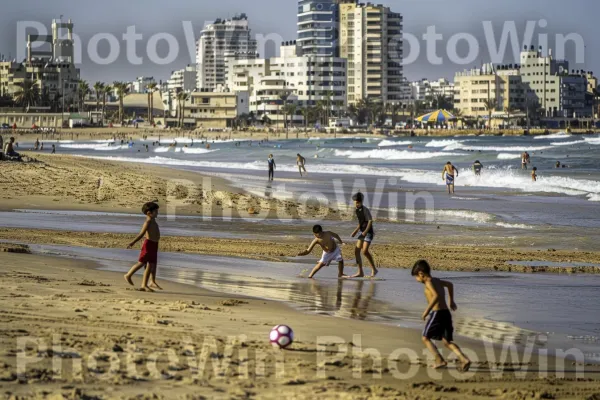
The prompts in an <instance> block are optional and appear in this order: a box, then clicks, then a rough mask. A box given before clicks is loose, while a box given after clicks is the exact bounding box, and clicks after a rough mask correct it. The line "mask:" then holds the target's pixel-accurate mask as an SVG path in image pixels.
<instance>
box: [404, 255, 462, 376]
mask: <svg viewBox="0 0 600 400" xmlns="http://www.w3.org/2000/svg"><path fill="white" fill-rule="evenodd" d="M411 274H412V276H414V277H415V278H416V280H417V282H420V283H422V284H424V285H425V297H426V298H427V302H428V303H429V304H428V305H427V308H426V309H425V312H424V313H423V320H424V321H425V320H427V316H428V315H429V314H430V313H431V316H430V317H429V321H427V324H425V329H424V330H423V343H424V344H425V347H427V349H429V351H430V352H431V354H433V356H434V357H435V364H433V366H432V367H433V368H435V369H439V368H445V367H446V366H447V365H448V363H447V362H446V360H444V357H442V355H441V354H440V352H439V351H438V349H437V347H436V346H435V344H433V342H432V340H441V341H442V342H443V343H444V346H446V348H447V349H449V350H451V351H452V352H453V353H454V354H456V355H457V356H458V359H459V360H460V367H459V368H458V370H459V371H461V372H467V371H468V370H469V368H470V367H471V361H470V360H469V359H468V358H467V356H465V355H464V354H463V352H462V351H461V350H460V347H458V346H457V345H456V344H455V343H454V338H453V333H454V327H453V326H452V314H451V313H450V309H448V305H447V303H446V292H445V288H447V289H448V302H449V303H450V308H451V309H452V310H453V311H456V308H457V307H456V303H454V285H452V283H451V282H448V281H443V280H441V279H437V278H434V277H432V276H431V267H430V266H429V263H428V262H427V261H425V260H419V261H417V262H416V263H415V265H414V266H413V269H412V272H411Z"/></svg>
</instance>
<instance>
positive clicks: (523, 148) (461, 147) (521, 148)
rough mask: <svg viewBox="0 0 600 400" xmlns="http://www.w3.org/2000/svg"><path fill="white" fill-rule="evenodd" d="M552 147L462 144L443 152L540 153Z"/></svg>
mask: <svg viewBox="0 0 600 400" xmlns="http://www.w3.org/2000/svg"><path fill="white" fill-rule="evenodd" d="M551 148H552V146H467V145H464V144H463V143H454V144H450V145H448V146H446V147H444V150H443V151H453V150H471V151H497V152H503V151H521V152H522V151H531V152H533V151H540V150H547V149H551Z"/></svg>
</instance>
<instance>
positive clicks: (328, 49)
mask: <svg viewBox="0 0 600 400" xmlns="http://www.w3.org/2000/svg"><path fill="white" fill-rule="evenodd" d="M338 2H339V0H299V1H298V47H299V50H298V54H299V55H307V56H308V55H310V56H316V57H338V56H339V48H338V39H339V34H338V23H339V8H338Z"/></svg>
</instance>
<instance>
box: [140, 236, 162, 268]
mask: <svg viewBox="0 0 600 400" xmlns="http://www.w3.org/2000/svg"><path fill="white" fill-rule="evenodd" d="M138 261H139V262H141V263H151V264H156V263H157V262H158V242H153V241H152V240H148V239H146V240H144V244H143V245H142V251H141V252H140V258H139V259H138Z"/></svg>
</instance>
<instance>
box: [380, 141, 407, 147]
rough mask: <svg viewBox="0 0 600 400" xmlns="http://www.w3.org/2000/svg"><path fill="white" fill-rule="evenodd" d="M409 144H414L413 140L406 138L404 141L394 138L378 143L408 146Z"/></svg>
mask: <svg viewBox="0 0 600 400" xmlns="http://www.w3.org/2000/svg"><path fill="white" fill-rule="evenodd" d="M409 144H412V142H411V141H409V140H405V141H402V142H396V141H393V140H382V141H381V142H380V143H379V144H378V146H379V147H392V146H407V145H409Z"/></svg>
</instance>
